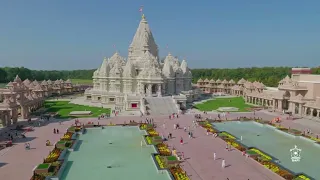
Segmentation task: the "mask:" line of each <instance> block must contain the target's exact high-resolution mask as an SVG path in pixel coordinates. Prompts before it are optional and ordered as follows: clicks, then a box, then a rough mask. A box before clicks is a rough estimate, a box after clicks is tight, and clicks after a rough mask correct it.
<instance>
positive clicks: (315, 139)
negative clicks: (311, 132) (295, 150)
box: [310, 136, 320, 142]
mask: <svg viewBox="0 0 320 180" xmlns="http://www.w3.org/2000/svg"><path fill="white" fill-rule="evenodd" d="M310 139H311V140H314V141H317V142H320V139H317V138H315V137H312V136H311V137H310Z"/></svg>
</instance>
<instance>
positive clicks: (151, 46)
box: [129, 14, 159, 57]
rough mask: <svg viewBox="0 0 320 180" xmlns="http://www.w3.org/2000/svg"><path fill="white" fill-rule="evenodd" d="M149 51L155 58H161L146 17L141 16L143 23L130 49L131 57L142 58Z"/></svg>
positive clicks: (141, 22)
mask: <svg viewBox="0 0 320 180" xmlns="http://www.w3.org/2000/svg"><path fill="white" fill-rule="evenodd" d="M147 51H149V52H150V53H151V54H152V55H153V56H154V57H159V55H158V46H157V44H156V42H155V40H154V38H153V35H152V32H151V29H150V27H149V24H148V22H147V20H146V18H145V15H144V14H142V15H141V21H140V23H139V26H138V29H137V31H136V33H135V35H134V37H133V40H132V43H131V44H130V47H129V56H130V57H142V56H143V55H144V53H145V52H147Z"/></svg>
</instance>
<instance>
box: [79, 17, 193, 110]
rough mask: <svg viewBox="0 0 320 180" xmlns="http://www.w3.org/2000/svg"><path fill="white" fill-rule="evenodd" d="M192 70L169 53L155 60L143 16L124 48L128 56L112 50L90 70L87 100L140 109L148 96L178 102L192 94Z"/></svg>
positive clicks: (153, 49)
mask: <svg viewBox="0 0 320 180" xmlns="http://www.w3.org/2000/svg"><path fill="white" fill-rule="evenodd" d="M191 81H192V74H191V71H190V70H189V68H188V65H187V62H186V61H185V60H183V61H182V62H181V63H180V62H179V60H178V59H177V58H175V57H173V56H172V55H171V54H170V53H169V54H168V56H167V57H166V58H165V60H164V62H163V63H162V62H159V49H158V46H157V44H156V42H155V40H154V38H153V35H152V32H151V30H150V27H149V25H148V22H147V20H146V19H145V17H144V16H142V19H141V21H140V24H139V27H138V29H137V31H136V34H135V35H134V37H133V40H132V43H131V45H130V47H129V50H128V58H127V59H126V58H124V57H122V56H120V54H119V53H118V52H116V53H115V54H114V55H113V56H112V57H110V58H104V60H103V62H102V65H101V67H99V68H98V69H97V70H96V71H95V72H94V74H93V88H92V89H87V90H86V92H85V96H86V99H87V100H91V101H93V102H101V103H104V104H115V106H116V107H117V108H118V109H123V110H133V109H140V107H141V106H142V105H143V104H144V102H143V101H144V99H145V98H148V97H162V96H170V97H172V98H173V99H172V100H173V101H174V102H175V103H177V104H179V103H180V105H184V106H185V104H186V101H187V99H188V101H190V99H192V98H193V91H192V90H191V89H192V86H191Z"/></svg>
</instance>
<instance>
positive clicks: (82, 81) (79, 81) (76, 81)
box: [70, 79, 92, 85]
mask: <svg viewBox="0 0 320 180" xmlns="http://www.w3.org/2000/svg"><path fill="white" fill-rule="evenodd" d="M70 80H71V82H72V84H86V85H92V79H70Z"/></svg>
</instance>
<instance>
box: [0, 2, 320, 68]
mask: <svg viewBox="0 0 320 180" xmlns="http://www.w3.org/2000/svg"><path fill="white" fill-rule="evenodd" d="M141 5H143V6H144V13H145V14H146V17H147V20H148V21H149V24H150V27H151V29H152V32H153V35H154V37H155V40H156V42H157V44H158V46H159V49H160V57H163V56H165V55H166V54H167V53H168V49H166V45H167V44H168V47H169V51H170V52H171V53H172V54H173V55H176V56H179V57H182V58H183V57H186V59H187V61H188V64H189V67H190V68H225V67H230V68H236V67H251V66H257V67H260V66H285V65H288V66H318V65H319V60H320V36H319V32H320V23H319V22H320V11H319V7H320V1H319V0H307V1H306V0H305V1H301V0H268V1H262V0H223V1H221V0H201V1H191V0H185V1H182V0H175V1H173V0H171V1H169V0H161V1H153V0H152V1H151V0H148V1H147V0H134V1H133V0H117V1H111V0H30V1H24V0H10V1H3V2H1V6H0V22H1V26H0V66H24V67H27V68H31V69H58V70H61V69H88V68H96V67H98V66H99V65H100V64H101V62H102V60H103V57H104V56H108V57H109V56H111V55H112V54H113V53H114V51H115V49H114V48H113V44H115V45H116V48H117V49H118V50H119V51H120V53H121V55H123V56H127V50H128V46H129V44H130V42H131V40H132V38H133V35H134V33H135V31H136V28H137V27H138V23H139V20H140V14H139V11H138V10H139V7H140V6H141Z"/></svg>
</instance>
